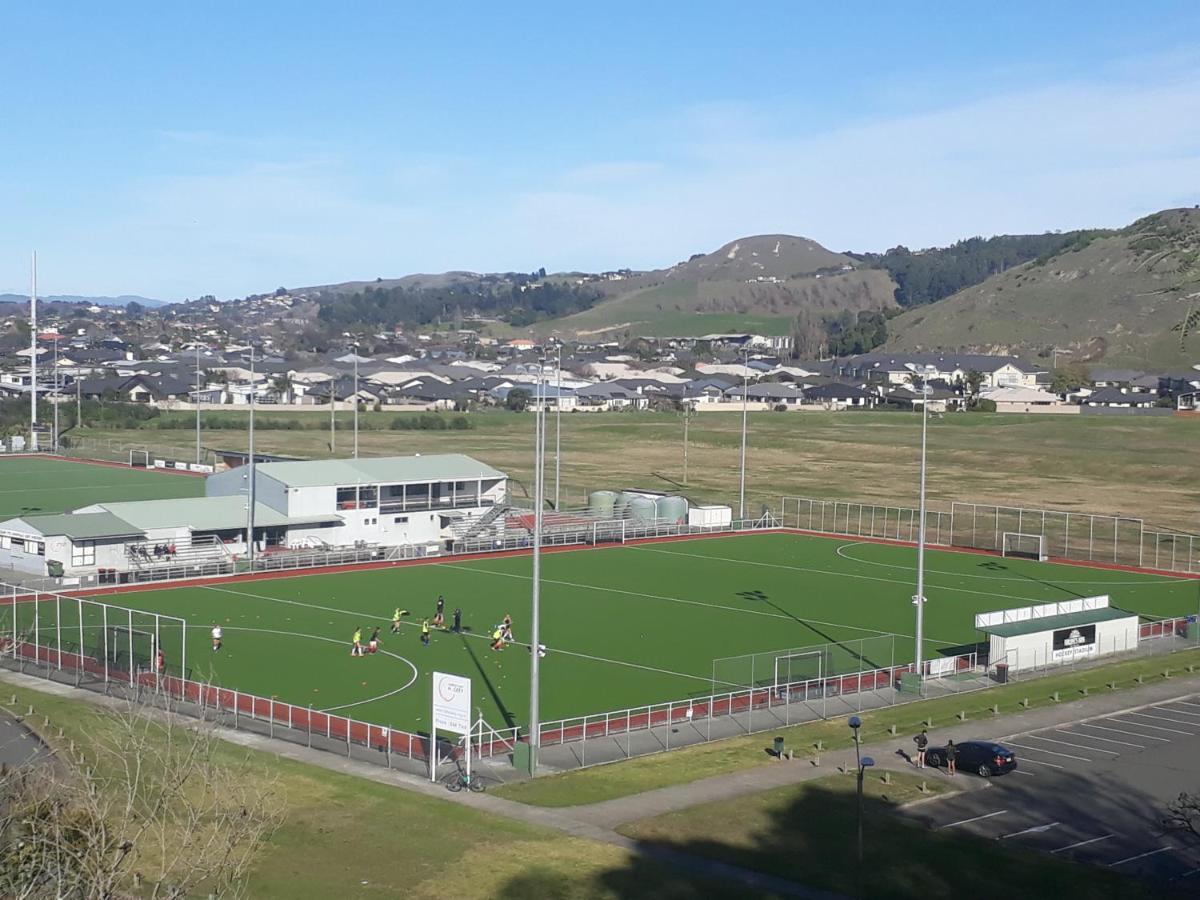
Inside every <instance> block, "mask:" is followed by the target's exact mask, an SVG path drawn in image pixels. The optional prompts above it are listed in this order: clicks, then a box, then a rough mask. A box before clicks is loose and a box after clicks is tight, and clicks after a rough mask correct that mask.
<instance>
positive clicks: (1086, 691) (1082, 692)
mask: <svg viewBox="0 0 1200 900" xmlns="http://www.w3.org/2000/svg"><path fill="white" fill-rule="evenodd" d="M1080 693H1081V694H1083V696H1085V697H1086V696H1087V695H1088V689H1087V688H1082V689H1081V690H1080Z"/></svg>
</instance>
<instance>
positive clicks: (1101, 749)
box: [1024, 734, 1121, 756]
mask: <svg viewBox="0 0 1200 900" xmlns="http://www.w3.org/2000/svg"><path fill="white" fill-rule="evenodd" d="M1024 737H1025V739H1026V740H1029V741H1046V742H1048V743H1051V744H1061V745H1062V746H1064V747H1075V748H1076V749H1078V750H1094V751H1096V752H1097V753H1111V754H1112V755H1113V756H1120V755H1121V751H1119V750H1108V749H1106V748H1104V747H1089V746H1088V745H1087V744H1073V743H1071V741H1060V740H1059V739H1058V738H1048V737H1042V736H1041V735H1040V734H1027V735H1024Z"/></svg>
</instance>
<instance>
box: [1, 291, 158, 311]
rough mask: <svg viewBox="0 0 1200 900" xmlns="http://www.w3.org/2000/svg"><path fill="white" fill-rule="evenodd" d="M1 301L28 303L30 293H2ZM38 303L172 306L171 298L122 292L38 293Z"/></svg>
mask: <svg viewBox="0 0 1200 900" xmlns="http://www.w3.org/2000/svg"><path fill="white" fill-rule="evenodd" d="M0 303H17V304H21V305H27V304H28V303H29V295H28V294H0ZM38 303H83V304H86V305H88V306H92V305H95V306H128V305H129V304H130V303H138V304H140V305H142V306H144V307H146V308H147V309H158V308H159V307H162V306H170V305H171V301H169V300H153V299H151V298H150V297H139V296H138V295H136V294H121V295H120V296H118V297H85V296H80V295H76V294H49V295H47V296H45V297H43V296H41V295H38Z"/></svg>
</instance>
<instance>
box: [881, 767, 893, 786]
mask: <svg viewBox="0 0 1200 900" xmlns="http://www.w3.org/2000/svg"><path fill="white" fill-rule="evenodd" d="M883 783H884V784H891V783H892V773H891V772H889V771H888V770H887V769H884V770H883Z"/></svg>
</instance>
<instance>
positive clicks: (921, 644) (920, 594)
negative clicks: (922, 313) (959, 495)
mask: <svg viewBox="0 0 1200 900" xmlns="http://www.w3.org/2000/svg"><path fill="white" fill-rule="evenodd" d="M908 368H909V369H910V370H912V372H913V374H914V375H916V376H918V377H920V379H921V498H920V504H919V505H920V510H919V512H918V513H917V515H918V516H920V519H921V521H920V523H919V525H918V527H917V595H916V596H915V597H913V605H914V606H916V608H917V628H916V632H917V633H916V635H915V637H916V648H915V650H914V652H913V660H914V665H913V670H914V671H915V673H916V677H917V680H918V681H920V679H921V677H922V665H923V663H924V650H925V458H926V457H925V449H926V446H927V437H928V434H929V396H930V393H931V390H930V387H929V379H930V377H931V376H932V375H933V374H934V373H936V371H937V370H936V369H935V368H934V367H933V366H929V365H925V366H915V365H912V364H909V365H908Z"/></svg>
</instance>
